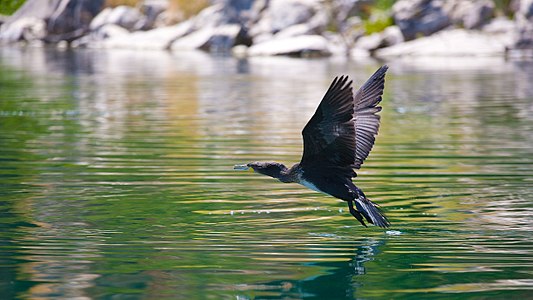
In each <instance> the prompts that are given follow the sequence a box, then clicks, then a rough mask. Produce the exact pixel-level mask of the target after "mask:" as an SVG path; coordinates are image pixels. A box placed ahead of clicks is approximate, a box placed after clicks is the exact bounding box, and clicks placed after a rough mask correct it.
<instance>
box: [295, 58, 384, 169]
mask: <svg viewBox="0 0 533 300" xmlns="http://www.w3.org/2000/svg"><path fill="white" fill-rule="evenodd" d="M386 71H387V67H386V66H383V67H381V68H380V69H379V70H378V71H376V73H374V75H372V77H370V79H369V80H368V81H367V82H366V83H365V84H364V85H363V86H362V87H361V88H360V89H359V91H357V93H356V95H355V96H354V95H353V92H352V88H351V84H352V81H349V80H348V77H347V76H341V77H336V78H335V79H334V80H333V82H332V83H331V85H330V87H329V89H328V91H327V92H326V94H325V95H324V98H322V101H321V102H320V104H319V106H318V108H317V110H316V112H315V114H314V115H313V117H311V119H310V120H309V122H308V123H307V125H306V126H305V127H304V129H303V131H302V135H303V140H304V152H303V156H302V160H301V162H300V166H301V167H303V168H304V169H305V168H313V167H315V166H316V163H317V162H320V165H321V166H323V167H324V168H328V169H331V168H334V169H337V170H338V172H341V173H344V174H346V175H348V176H350V177H353V176H355V175H356V174H355V172H353V170H352V169H353V168H356V169H359V168H360V167H361V164H362V163H363V161H364V160H365V158H366V157H367V156H368V153H369V152H370V150H371V149H372V146H373V144H374V140H375V135H376V134H377V131H378V129H379V116H378V115H376V113H377V112H379V111H380V110H381V107H379V106H377V104H378V103H379V102H380V101H381V95H382V94H383V87H384V76H385V72H386Z"/></svg>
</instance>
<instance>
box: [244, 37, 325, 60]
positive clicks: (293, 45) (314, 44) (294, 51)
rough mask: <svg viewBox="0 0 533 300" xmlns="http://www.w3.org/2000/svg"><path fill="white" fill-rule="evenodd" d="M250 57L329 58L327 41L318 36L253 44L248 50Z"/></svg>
mask: <svg viewBox="0 0 533 300" xmlns="http://www.w3.org/2000/svg"><path fill="white" fill-rule="evenodd" d="M248 54H249V55H251V56H258V55H261V56H265V55H290V56H300V57H301V56H306V57H307V56H329V55H330V54H331V51H330V50H329V46H328V41H327V40H326V38H324V37H323V36H320V35H301V36H296V37H288V38H279V39H272V40H268V41H265V42H263V43H259V44H254V45H253V46H251V47H250V48H249V49H248Z"/></svg>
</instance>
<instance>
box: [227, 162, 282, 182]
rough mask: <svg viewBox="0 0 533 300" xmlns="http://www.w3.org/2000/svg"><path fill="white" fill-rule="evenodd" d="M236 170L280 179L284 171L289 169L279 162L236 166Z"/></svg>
mask: <svg viewBox="0 0 533 300" xmlns="http://www.w3.org/2000/svg"><path fill="white" fill-rule="evenodd" d="M233 169H234V170H243V171H248V170H250V171H254V172H256V173H259V174H263V175H267V176H270V177H274V178H279V177H280V176H281V172H282V171H286V170H287V167H286V166H285V165H284V164H280V163H277V162H262V161H256V162H252V163H249V164H246V165H235V166H234V167H233Z"/></svg>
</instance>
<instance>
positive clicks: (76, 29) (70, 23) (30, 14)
mask: <svg viewBox="0 0 533 300" xmlns="http://www.w3.org/2000/svg"><path fill="white" fill-rule="evenodd" d="M103 4H104V0H48V1H42V0H27V1H26V2H25V3H24V4H23V5H22V6H21V7H20V9H19V10H17V11H16V12H15V13H14V14H13V15H12V16H11V17H10V18H9V19H8V20H7V21H6V23H5V24H4V25H3V26H2V28H1V31H0V40H2V41H4V42H15V41H19V40H28V39H39V40H43V41H46V42H59V41H61V40H65V41H67V42H70V41H72V40H74V39H77V38H79V37H81V36H82V35H84V34H86V33H87V32H88V31H89V24H90V22H91V20H92V19H93V17H94V16H95V15H96V14H98V12H100V10H101V9H102V6H103ZM21 19H26V20H25V21H21ZM30 20H33V21H34V22H35V24H34V25H31V24H29V21H30ZM43 22H44V24H45V25H46V26H45V31H44V34H37V35H24V34H23V33H27V32H28V28H33V29H35V28H39V27H40V26H41V24H43ZM21 26H23V27H21ZM16 27H18V28H16ZM33 29H32V30H31V31H32V32H33V31H34V30H33ZM16 33H18V34H19V35H18V36H17V35H16Z"/></svg>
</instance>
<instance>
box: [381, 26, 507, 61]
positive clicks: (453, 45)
mask: <svg viewBox="0 0 533 300" xmlns="http://www.w3.org/2000/svg"><path fill="white" fill-rule="evenodd" d="M511 42H512V37H509V36H508V35H505V34H486V33H482V32H473V31H468V30H465V29H453V30H445V31H441V32H439V33H436V34H434V35H432V36H428V37H423V38H419V39H416V40H413V41H408V42H405V43H401V44H397V45H394V46H391V47H387V48H383V49H379V50H377V51H376V52H375V53H374V54H375V55H376V56H377V57H379V58H386V57H400V56H414V57H424V56H489V55H504V54H505V51H506V47H507V46H508V45H509V44H510V43H511Z"/></svg>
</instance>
